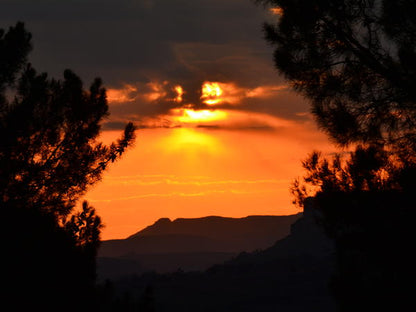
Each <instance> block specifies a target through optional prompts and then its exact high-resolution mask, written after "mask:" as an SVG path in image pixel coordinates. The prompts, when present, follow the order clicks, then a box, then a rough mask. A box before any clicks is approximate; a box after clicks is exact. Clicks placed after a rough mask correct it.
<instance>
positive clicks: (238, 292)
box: [115, 206, 336, 312]
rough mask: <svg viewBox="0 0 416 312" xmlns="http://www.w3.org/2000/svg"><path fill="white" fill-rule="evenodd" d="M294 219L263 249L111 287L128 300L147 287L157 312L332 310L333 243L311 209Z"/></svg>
mask: <svg viewBox="0 0 416 312" xmlns="http://www.w3.org/2000/svg"><path fill="white" fill-rule="evenodd" d="M293 217H295V216H293ZM296 217H297V218H295V221H294V223H293V224H292V225H291V226H290V231H289V235H287V236H285V237H284V238H282V239H280V240H278V241H277V242H275V243H274V244H273V245H272V246H270V247H269V248H266V249H264V250H258V251H254V252H250V253H249V252H243V253H240V254H239V255H238V256H235V257H234V258H233V259H229V260H228V261H225V262H224V263H222V264H217V265H214V266H212V267H210V268H209V269H208V270H205V271H203V272H202V271H201V272H196V271H194V272H183V271H180V270H179V271H177V272H173V273H169V274H156V273H147V274H143V275H140V276H136V277H132V276H130V277H126V278H121V279H118V280H115V284H116V286H117V287H118V289H121V290H123V291H130V292H131V295H132V296H134V295H137V294H140V293H143V292H144V290H145V289H146V287H148V285H151V286H152V289H154V292H155V302H156V310H157V311H173V312H176V311H178V312H179V311H181V312H183V311H199V312H208V311H219V312H234V311H235V312H246V311H247V312H249V311H257V312H269V311H270V312H271V311H293V312H305V311H311V310H313V311H321V312H333V311H336V306H335V303H334V301H333V298H332V297H331V296H330V292H329V288H328V283H329V280H330V276H331V274H332V272H333V263H334V258H333V257H334V244H333V241H331V240H330V239H329V238H328V237H327V236H326V235H325V234H324V231H323V229H322V228H321V227H320V226H319V225H318V224H317V222H316V220H317V219H319V215H317V212H316V210H315V209H312V207H310V206H307V207H305V210H304V213H303V215H296Z"/></svg>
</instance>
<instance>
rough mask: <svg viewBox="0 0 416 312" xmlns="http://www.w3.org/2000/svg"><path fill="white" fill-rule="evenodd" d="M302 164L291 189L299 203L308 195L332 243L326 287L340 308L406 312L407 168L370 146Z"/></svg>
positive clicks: (415, 272) (410, 255)
mask: <svg viewBox="0 0 416 312" xmlns="http://www.w3.org/2000/svg"><path fill="white" fill-rule="evenodd" d="M303 165H304V168H305V169H306V171H307V174H306V176H305V177H304V178H303V181H302V182H299V181H297V182H295V184H294V187H293V189H292V191H293V193H294V194H295V197H296V199H295V201H296V203H298V204H300V205H303V203H305V200H307V197H308V196H310V195H314V197H313V199H308V200H312V201H313V205H314V207H315V209H318V210H319V211H320V212H321V218H320V222H321V224H322V225H323V226H324V228H325V230H326V232H327V234H328V235H329V236H330V237H332V238H333V239H334V240H335V244H336V256H337V263H336V264H337V270H336V271H335V274H334V276H333V277H332V280H331V290H332V292H333V294H334V296H335V298H336V299H337V302H338V305H339V307H340V310H341V311H375V310H381V309H387V310H394V311H407V310H408V309H412V307H413V308H414V307H415V302H414V298H413V294H412V291H411V289H409V286H408V285H410V284H411V283H412V281H414V280H415V279H416V268H415V266H414V263H416V245H415V238H416V230H415V227H414V220H415V217H416V194H415V192H414V176H415V175H414V168H411V167H407V166H402V164H401V163H400V162H398V161H397V159H396V158H394V157H388V154H387V152H386V151H384V150H382V149H381V148H377V147H374V146H372V147H368V148H363V147H358V148H357V149H356V151H355V152H352V153H351V155H350V157H349V158H348V159H347V160H343V159H342V157H341V156H339V155H337V156H334V157H333V159H332V161H328V160H327V159H323V158H322V157H321V156H320V155H319V153H313V154H312V155H311V156H310V157H309V159H308V160H306V161H305V162H304V163H303ZM409 178H411V180H410V181H409ZM308 186H309V188H308Z"/></svg>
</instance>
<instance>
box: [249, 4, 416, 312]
mask: <svg viewBox="0 0 416 312" xmlns="http://www.w3.org/2000/svg"><path fill="white" fill-rule="evenodd" d="M257 2H259V3H262V4H264V5H272V6H274V7H279V8H280V10H277V12H278V13H279V17H278V20H277V23H276V24H270V23H269V24H266V25H265V33H266V39H267V40H268V41H269V42H270V43H271V44H272V45H273V46H274V47H275V52H274V60H275V65H276V67H277V69H278V70H279V71H280V72H281V73H282V74H283V75H284V76H285V78H286V79H287V80H288V82H289V83H290V84H291V86H293V88H294V89H295V90H296V91H297V92H299V93H301V94H303V95H304V96H305V97H306V98H307V99H308V100H310V102H311V105H312V113H313V115H314V116H315V118H316V120H317V122H318V125H319V126H320V128H321V129H322V130H324V131H325V132H326V133H327V134H328V135H329V136H330V137H331V138H332V139H333V140H334V141H335V142H336V143H338V144H339V145H341V146H348V145H351V144H353V145H354V148H355V150H354V151H353V152H351V153H350V155H349V157H342V156H341V155H336V156H334V157H332V159H330V160H328V159H325V158H323V157H322V156H321V155H320V154H319V153H313V154H312V155H311V156H310V157H309V159H307V160H306V161H305V162H304V163H303V166H304V168H305V170H306V175H305V176H304V177H303V179H302V180H296V181H295V183H294V185H293V187H292V192H293V194H294V195H295V200H294V202H295V203H296V204H298V205H300V206H303V205H304V203H305V200H306V198H308V197H310V196H313V198H312V199H308V202H313V205H314V207H315V209H317V210H319V211H320V212H321V219H320V222H321V223H322V225H323V226H324V228H325V229H326V231H327V233H328V235H330V236H331V237H333V238H334V240H335V243H336V260H337V261H336V270H335V272H334V277H333V279H332V281H331V289H332V291H333V293H334V295H335V297H336V299H337V302H338V304H339V308H340V310H341V311H364V310H369V311H374V310H381V309H390V310H395V311H404V310H405V309H406V310H407V309H411V307H413V308H414V306H415V303H414V300H413V297H412V293H411V291H410V290H409V288H408V287H407V286H406V285H409V283H411V281H414V280H415V278H416V272H415V267H414V263H415V260H416V258H415V256H414V255H415V254H416V250H415V249H416V247H415V246H416V244H415V238H416V233H415V230H414V224H412V222H413V221H411V220H414V217H415V211H416V201H415V199H416V198H415V196H414V189H415V187H416V183H415V181H416V127H415V123H416V89H415V87H414V84H415V81H416V62H415V59H416V58H415V56H416V40H415V39H416V19H415V18H414V16H415V13H416V1H413V0H400V1H392V0H258V1H257Z"/></svg>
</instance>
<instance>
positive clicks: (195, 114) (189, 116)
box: [176, 109, 227, 123]
mask: <svg viewBox="0 0 416 312" xmlns="http://www.w3.org/2000/svg"><path fill="white" fill-rule="evenodd" d="M176 111H177V112H178V113H180V114H181V115H180V116H178V117H177V120H178V121H179V122H184V123H196V122H210V121H217V120H224V119H226V118H227V113H226V112H224V111H222V110H209V109H203V110H193V109H179V110H176Z"/></svg>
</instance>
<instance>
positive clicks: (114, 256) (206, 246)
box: [98, 214, 302, 278]
mask: <svg viewBox="0 0 416 312" xmlns="http://www.w3.org/2000/svg"><path fill="white" fill-rule="evenodd" d="M301 216H302V214H295V215H289V216H248V217H245V218H225V217H217V216H210V217H204V218H194V219H184V218H180V219H176V220H174V221H171V220H170V219H167V218H162V219H159V220H158V221H157V222H155V223H154V224H153V225H151V226H148V227H146V228H145V229H143V230H141V231H139V232H137V233H135V234H133V235H131V236H129V237H128V238H126V239H119V240H108V241H104V242H103V243H102V246H101V248H100V250H99V254H98V274H99V276H100V277H102V278H106V277H111V278H115V277H119V276H122V275H129V274H140V273H142V272H145V271H156V272H160V273H163V272H173V271H176V270H178V269H181V270H184V271H191V270H205V269H207V268H209V267H210V266H212V265H214V264H218V263H223V262H224V261H226V260H229V259H231V258H232V257H235V256H237V255H238V254H239V253H241V252H252V251H255V250H261V249H265V248H267V247H270V246H271V245H273V244H274V243H275V242H276V241H278V240H280V239H282V238H283V237H285V236H287V235H288V234H289V232H290V226H291V225H292V224H293V223H294V222H295V221H296V220H298V219H299V218H300V217H301Z"/></svg>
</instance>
